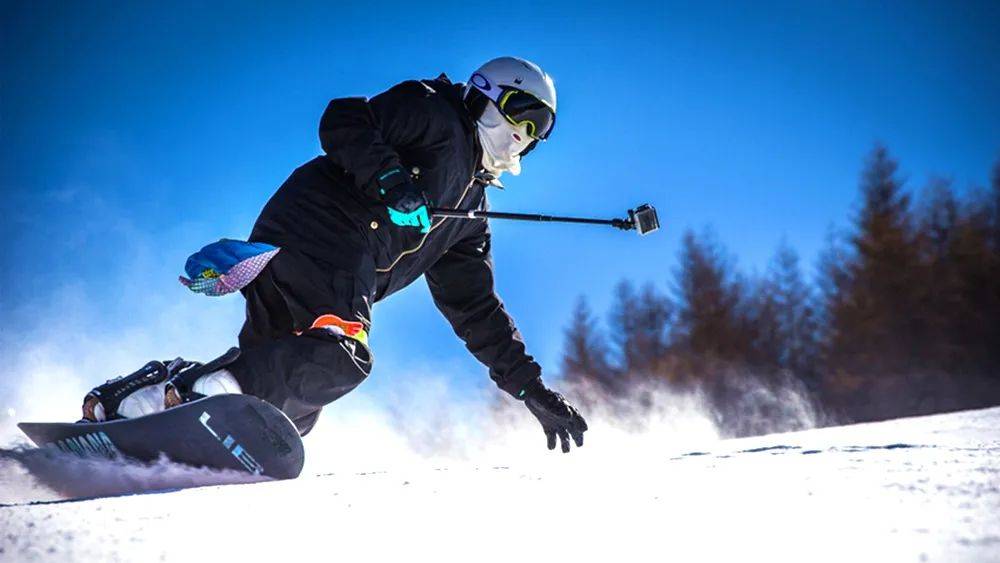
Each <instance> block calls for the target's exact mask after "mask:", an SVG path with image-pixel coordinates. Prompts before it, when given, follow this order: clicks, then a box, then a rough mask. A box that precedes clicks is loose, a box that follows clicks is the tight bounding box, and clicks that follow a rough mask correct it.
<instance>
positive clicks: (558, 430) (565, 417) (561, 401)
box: [520, 378, 587, 453]
mask: <svg viewBox="0 0 1000 563" xmlns="http://www.w3.org/2000/svg"><path fill="white" fill-rule="evenodd" d="M520 396H521V398H523V399H524V406H526V407H528V410H529V411H531V414H533V415H535V418H537V419H538V422H540V423H541V424H542V430H544V431H545V438H546V439H547V441H548V446H549V449H550V450H554V449H556V436H559V441H560V442H561V444H562V451H563V453H566V452H569V439H570V436H572V437H573V441H574V442H576V447H578V448H579V447H582V446H583V433H584V432H586V431H587V421H585V420H583V417H582V416H580V413H579V412H577V410H576V409H575V408H573V405H571V404H569V403H568V402H567V401H566V398H565V397H563V396H562V395H560V394H559V393H556V392H555V391H553V390H551V389H549V388H548V387H546V386H545V384H544V383H542V379H541V378H538V379H535V380H534V381H531V382H530V383H528V384H527V385H526V386H525V387H524V389H523V390H522V391H521V394H520Z"/></svg>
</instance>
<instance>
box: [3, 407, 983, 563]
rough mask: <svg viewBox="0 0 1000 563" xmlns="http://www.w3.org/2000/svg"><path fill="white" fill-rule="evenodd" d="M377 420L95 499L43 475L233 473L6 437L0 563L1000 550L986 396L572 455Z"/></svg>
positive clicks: (670, 433)
mask: <svg viewBox="0 0 1000 563" xmlns="http://www.w3.org/2000/svg"><path fill="white" fill-rule="evenodd" d="M325 422H328V421H325ZM595 422H597V421H595ZM377 426H378V425H374V426H372V427H371V428H369V429H368V430H369V431H370V433H369V434H367V435H365V438H366V440H364V442H363V443H364V446H363V447H362V446H360V445H359V444H361V443H362V442H361V441H357V442H355V441H352V440H356V439H357V438H359V436H356V435H355V436H348V435H345V434H338V430H342V429H340V428H338V427H337V426H336V425H335V424H327V425H326V428H325V430H326V433H319V432H317V435H315V436H312V435H311V436H309V437H307V439H306V447H307V455H313V459H311V460H310V462H309V464H308V465H307V467H306V472H305V473H304V474H303V476H302V477H300V478H299V479H296V480H293V481H284V482H266V483H256V484H236V485H225V486H218V485H210V486H202V487H199V488H187V489H180V490H173V491H168V492H162V493H159V494H138V495H130V496H117V497H111V498H97V499H92V500H73V501H67V500H59V499H60V498H62V497H65V496H66V495H67V493H66V492H63V493H56V492H54V491H53V489H52V487H50V486H46V485H44V483H43V481H44V480H45V479H46V478H49V479H51V478H52V477H53V476H52V475H51V471H52V470H53V468H54V467H58V468H61V470H62V472H63V473H62V478H63V479H65V480H70V481H72V480H73V479H72V478H71V477H74V478H76V479H77V480H78V481H81V482H86V481H93V480H94V479H100V476H101V471H102V467H103V468H104V469H103V471H105V472H106V473H107V472H108V471H110V469H114V470H115V471H116V472H119V473H123V474H125V475H126V476H129V477H128V479H132V480H133V481H134V482H133V483H132V485H133V486H134V485H135V484H136V483H144V484H145V486H146V487H149V486H154V485H157V484H156V483H155V482H154V481H151V480H150V479H151V478H152V477H153V476H155V475H161V476H163V475H166V474H169V473H171V472H174V473H176V475H174V477H176V479H175V486H181V485H185V486H187V485H193V484H203V485H204V484H207V483H211V482H220V481H225V480H226V479H227V478H232V476H231V475H219V474H211V473H209V472H204V471H202V472H196V471H194V470H190V469H184V468H177V467H176V466H171V465H170V464H168V463H161V464H158V465H156V466H153V467H151V468H135V467H131V468H124V469H123V468H122V467H115V466H114V465H113V464H110V463H109V462H100V463H98V462H92V463H94V464H96V465H92V466H86V465H85V464H81V463H80V462H67V461H66V460H59V461H52V460H50V462H49V466H48V469H47V471H49V473H50V474H46V469H45V462H44V460H42V462H40V461H39V460H38V459H34V460H32V459H31V455H32V454H30V452H16V451H9V450H8V451H7V452H6V453H5V456H6V457H0V491H2V492H0V502H6V504H5V505H4V506H3V507H0V530H2V532H0V534H2V537H0V559H3V560H11V561H24V560H40V561H67V560H80V561H83V560H86V561H106V560H109V561H114V560H144V561H145V560H178V561H186V560H215V559H216V558H220V559H225V560H236V559H237V558H239V559H243V560H254V561H256V560H269V559H270V560H280V561H298V560H317V559H324V560H334V561H336V560H343V561H354V560H364V561H378V560H390V558H391V560H403V559H406V560H409V559H412V558H416V557H420V558H423V557H426V558H433V560H443V561H457V560H462V561H467V560H472V561H511V560H517V561H537V560H542V559H543V558H549V557H552V558H559V560H566V561H574V560H578V561H598V560H604V561H653V560H655V561H668V560H680V561H708V560H719V559H722V558H727V559H737V560H767V561H849V560H850V561H856V560H864V561H1000V431H998V428H1000V408H993V409H987V410H981V411H968V412H961V413H952V414H943V415H936V416H929V417H921V418H910V419H900V420H894V421H887V422H879V423H871V424H858V425H851V426H841V427H831V428H824V429H817V430H807V431H802V432H796V433H787V434H771V435H767V436H762V437H755V438H747V439H738V440H718V439H715V438H714V437H713V436H712V435H711V431H709V430H708V429H706V428H703V427H692V426H690V425H689V426H687V427H686V430H684V431H681V429H680V428H679V427H677V426H669V425H668V426H655V427H652V428H646V429H645V430H643V431H639V432H632V433H628V432H624V431H621V430H618V429H614V428H611V427H604V426H602V425H601V424H600V423H599V422H597V423H595V424H592V427H594V429H593V431H592V432H590V433H588V435H587V440H588V441H587V444H586V445H585V447H584V448H583V449H581V450H578V451H574V452H571V453H570V454H567V455H563V454H560V453H555V452H548V451H545V450H544V448H543V447H542V443H543V440H544V438H543V437H542V436H541V433H540V432H538V431H537V430H535V429H533V428H530V427H529V426H527V425H525V426H523V427H518V429H517V430H516V431H512V432H510V433H508V434H507V435H505V436H504V437H502V439H500V440H498V441H497V442H496V444H497V446H496V447H493V448H491V449H490V450H489V451H488V452H486V453H483V454H482V455H475V456H469V457H468V458H467V459H465V460H461V459H453V458H450V457H448V458H444V457H435V456H419V455H411V456H408V457H407V456H402V455H396V454H392V455H389V452H394V451H396V448H397V446H399V444H398V443H395V441H399V440H401V438H400V437H399V436H398V435H394V434H392V432H390V431H385V433H384V434H377V429H376V427H377ZM699 428H700V430H699ZM352 430H356V431H360V430H358V429H357V428H352ZM530 432H536V433H537V435H535V434H530ZM372 436H377V438H376V439H375V440H372V439H371V438H372ZM682 439H683V442H682ZM338 440H346V441H341V442H338ZM509 440H513V441H509ZM404 441H405V440H404ZM512 444H516V445H512ZM334 446H335V447H334ZM310 452H316V453H315V454H310ZM366 452H368V453H370V455H368V456H365V455H364V454H365V453H366ZM338 454H343V455H342V457H339V458H338ZM34 455H37V454H34ZM505 456H506V457H507V460H506V461H505V462H498V461H497V460H498V459H503V458H504V457H505ZM366 465H367V467H369V470H367V471H365V470H359V469H358V468H360V467H365V466H366ZM29 468H30V469H29ZM143 471H145V473H143ZM123 478H124V477H123ZM162 478H163V479H164V480H165V481H164V482H167V481H169V480H170V479H168V478H167V477H162ZM128 479H126V480H128ZM124 486H125V488H126V489H127V487H128V484H126V485H124ZM158 486H163V483H159V485H158ZM31 500H41V501H44V502H42V503H35V504H31V502H30V501H31Z"/></svg>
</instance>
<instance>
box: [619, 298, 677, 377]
mask: <svg viewBox="0 0 1000 563" xmlns="http://www.w3.org/2000/svg"><path fill="white" fill-rule="evenodd" d="M615 296H616V299H615V305H614V310H613V313H612V316H611V317H612V318H611V323H612V327H613V338H612V340H613V341H614V343H615V345H616V351H617V356H618V363H619V365H620V366H621V368H622V370H623V371H624V372H625V373H627V374H629V376H630V377H633V378H634V377H637V376H644V375H645V376H648V375H650V374H652V373H653V372H654V371H656V369H657V367H658V364H659V363H660V362H661V361H662V359H663V358H665V357H666V354H667V349H668V344H669V343H668V340H667V331H668V327H669V325H670V320H671V317H672V315H673V305H672V303H671V302H670V300H669V299H668V298H667V297H666V296H664V295H661V294H660V293H659V292H658V291H657V290H656V288H655V287H653V286H652V285H646V286H645V287H643V289H642V291H641V292H640V293H638V294H636V292H635V290H634V288H633V287H632V284H631V283H629V282H628V281H623V282H621V283H620V284H618V286H617V288H616V290H615Z"/></svg>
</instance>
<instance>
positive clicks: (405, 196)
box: [379, 168, 431, 233]
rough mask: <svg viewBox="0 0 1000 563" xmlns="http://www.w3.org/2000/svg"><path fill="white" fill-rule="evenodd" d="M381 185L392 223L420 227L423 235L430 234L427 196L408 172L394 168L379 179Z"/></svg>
mask: <svg viewBox="0 0 1000 563" xmlns="http://www.w3.org/2000/svg"><path fill="white" fill-rule="evenodd" d="M379 185H380V187H381V189H380V190H379V191H380V192H381V194H382V202H383V203H385V206H386V210H387V211H388V212H389V220H390V221H392V222H393V223H394V224H396V225H398V226H400V227H419V228H420V232H421V233H427V232H430V230H431V217H430V212H429V211H428V210H427V207H428V206H429V205H430V203H429V202H428V201H427V194H425V193H424V191H423V190H422V189H420V187H419V186H417V185H416V184H414V183H413V182H412V181H410V178H409V177H408V176H407V174H406V172H404V171H403V170H402V169H400V168H393V169H392V170H390V171H388V172H386V173H385V174H383V175H382V176H381V177H379Z"/></svg>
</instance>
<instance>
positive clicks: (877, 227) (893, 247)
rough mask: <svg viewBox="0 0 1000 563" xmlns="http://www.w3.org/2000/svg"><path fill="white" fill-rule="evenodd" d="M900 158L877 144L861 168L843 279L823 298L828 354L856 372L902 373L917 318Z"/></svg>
mask: <svg viewBox="0 0 1000 563" xmlns="http://www.w3.org/2000/svg"><path fill="white" fill-rule="evenodd" d="M897 168H898V165H897V163H896V161H895V160H893V159H892V157H891V156H890V155H889V152H888V150H886V148H885V147H883V146H876V147H875V149H874V150H873V151H872V153H871V155H870V156H869V158H868V162H867V164H866V167H865V170H864V172H863V173H862V179H861V192H862V196H863V204H862V208H861V211H860V213H859V214H858V216H857V219H856V221H855V229H856V232H855V234H854V236H853V238H852V240H851V242H852V247H853V248H852V254H853V255H852V256H851V257H850V258H849V259H848V261H847V263H846V269H845V271H844V272H843V275H844V277H843V278H842V279H839V280H838V283H839V284H843V285H842V287H840V288H839V289H838V291H841V292H842V293H841V294H840V295H835V296H834V299H833V300H832V301H830V302H828V304H829V305H830V306H831V307H832V308H831V310H829V311H828V317H829V322H830V323H831V325H832V326H831V327H830V328H831V330H830V332H829V335H830V336H831V341H830V342H829V343H828V344H829V347H830V350H829V351H830V359H831V361H832V362H833V365H834V367H836V368H839V369H841V370H846V371H848V372H851V373H853V374H855V375H874V374H891V373H896V374H898V373H907V372H908V371H910V370H912V369H914V368H915V367H917V366H915V365H914V364H913V363H912V362H911V353H912V352H913V351H914V350H916V349H917V348H918V346H917V344H918V341H917V337H916V335H917V334H918V333H920V332H921V330H922V328H921V324H922V322H923V320H922V319H921V318H920V317H919V316H918V315H915V314H914V313H915V311H916V310H917V309H916V299H915V298H914V294H915V290H916V288H915V287H914V280H915V279H917V278H918V277H919V276H918V275H917V274H918V273H919V272H918V270H919V262H918V259H917V253H916V250H915V245H914V243H913V235H912V225H911V217H910V198H909V196H908V195H907V194H905V193H904V192H903V188H902V182H901V181H900V180H899V179H898V178H897V175H896V172H897Z"/></svg>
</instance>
